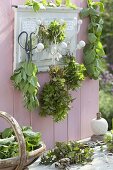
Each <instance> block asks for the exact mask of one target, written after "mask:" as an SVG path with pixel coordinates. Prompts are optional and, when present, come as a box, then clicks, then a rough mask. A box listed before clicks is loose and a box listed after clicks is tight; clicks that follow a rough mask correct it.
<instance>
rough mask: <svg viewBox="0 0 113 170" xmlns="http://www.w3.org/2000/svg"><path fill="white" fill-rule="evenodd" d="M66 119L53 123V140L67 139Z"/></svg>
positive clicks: (61, 140)
mask: <svg viewBox="0 0 113 170" xmlns="http://www.w3.org/2000/svg"><path fill="white" fill-rule="evenodd" d="M67 122H68V119H67V118H66V119H65V120H64V121H61V122H59V123H54V140H55V142H64V141H67V140H68V126H67Z"/></svg>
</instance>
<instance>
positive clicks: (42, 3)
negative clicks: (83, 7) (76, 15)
mask: <svg viewBox="0 0 113 170" xmlns="http://www.w3.org/2000/svg"><path fill="white" fill-rule="evenodd" d="M25 5H28V6H32V7H33V10H34V11H35V12H37V11H38V10H39V9H41V7H44V6H49V7H56V6H57V7H59V6H61V5H62V0H55V3H53V2H48V3H47V1H46V0H42V1H40V2H37V1H35V0H26V1H25ZM65 5H66V7H69V8H72V9H76V8H77V6H76V5H75V4H73V3H72V2H71V0H66V4H65Z"/></svg>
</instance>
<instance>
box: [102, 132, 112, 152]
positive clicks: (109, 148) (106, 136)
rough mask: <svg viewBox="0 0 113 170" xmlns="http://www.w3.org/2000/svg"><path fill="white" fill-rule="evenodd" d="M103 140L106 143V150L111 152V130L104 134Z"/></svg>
mask: <svg viewBox="0 0 113 170" xmlns="http://www.w3.org/2000/svg"><path fill="white" fill-rule="evenodd" d="M104 142H105V143H106V145H107V150H108V151H109V152H112V153H113V131H111V132H108V133H106V134H105V136H104Z"/></svg>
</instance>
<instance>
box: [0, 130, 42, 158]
mask: <svg viewBox="0 0 113 170" xmlns="http://www.w3.org/2000/svg"><path fill="white" fill-rule="evenodd" d="M22 132H23V135H24V138H25V142H26V150H27V152H30V151H33V150H35V149H37V148H39V147H40V142H41V135H40V133H39V132H33V131H32V128H31V127H22ZM1 134H2V138H1V139H0V159H6V158H11V157H15V156H17V155H18V143H17V141H16V137H15V136H14V132H13V130H12V128H6V129H5V130H4V131H3V132H2V133H1Z"/></svg>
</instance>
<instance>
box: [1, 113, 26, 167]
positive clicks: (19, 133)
mask: <svg viewBox="0 0 113 170" xmlns="http://www.w3.org/2000/svg"><path fill="white" fill-rule="evenodd" d="M0 117H2V118H4V119H5V120H6V121H7V122H8V123H9V124H10V125H11V127H12V129H13V130H14V132H15V136H16V138H17V141H18V144H19V157H20V162H19V165H18V166H17V167H16V169H15V170H20V169H21V170H22V169H23V168H24V165H25V164H26V162H27V153H26V144H25V139H24V136H23V133H22V131H21V128H20V126H19V124H18V122H17V121H16V120H15V119H14V118H13V117H12V116H11V115H10V114H8V113H6V112H3V111H0Z"/></svg>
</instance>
